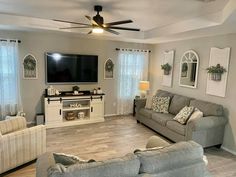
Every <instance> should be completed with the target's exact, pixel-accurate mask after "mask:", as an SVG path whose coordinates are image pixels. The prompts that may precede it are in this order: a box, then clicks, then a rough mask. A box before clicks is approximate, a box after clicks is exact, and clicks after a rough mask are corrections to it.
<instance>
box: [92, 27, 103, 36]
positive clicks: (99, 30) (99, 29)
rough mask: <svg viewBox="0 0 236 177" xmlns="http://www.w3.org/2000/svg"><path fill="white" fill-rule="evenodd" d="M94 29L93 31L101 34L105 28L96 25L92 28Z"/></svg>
mask: <svg viewBox="0 0 236 177" xmlns="http://www.w3.org/2000/svg"><path fill="white" fill-rule="evenodd" d="M92 31H93V33H97V34H101V33H103V31H104V30H103V29H102V28H98V27H95V28H93V29H92Z"/></svg>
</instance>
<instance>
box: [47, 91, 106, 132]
mask: <svg viewBox="0 0 236 177" xmlns="http://www.w3.org/2000/svg"><path fill="white" fill-rule="evenodd" d="M104 97H105V96H104V94H99V95H94V94H92V95H76V96H73V95H70V96H52V97H45V98H44V107H45V124H46V127H47V128H55V127H63V126H73V125H81V124H88V123H96V122H102V121H104ZM80 114H82V115H83V117H80V116H81V115H80ZM69 115H73V116H72V118H73V120H68V118H70V117H68V116H69ZM66 118H67V119H66Z"/></svg>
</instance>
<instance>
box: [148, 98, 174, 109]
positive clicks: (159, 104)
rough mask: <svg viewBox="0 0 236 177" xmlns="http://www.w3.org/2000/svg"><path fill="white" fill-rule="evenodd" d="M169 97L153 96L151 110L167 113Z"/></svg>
mask: <svg viewBox="0 0 236 177" xmlns="http://www.w3.org/2000/svg"><path fill="white" fill-rule="evenodd" d="M169 105H170V97H159V96H153V98H152V110H153V111H155V112H162V113H169V112H168V110H169Z"/></svg>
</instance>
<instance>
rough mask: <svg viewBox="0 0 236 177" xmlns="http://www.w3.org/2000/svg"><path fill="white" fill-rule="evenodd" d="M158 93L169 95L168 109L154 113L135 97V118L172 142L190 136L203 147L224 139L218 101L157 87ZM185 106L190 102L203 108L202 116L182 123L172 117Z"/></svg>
mask: <svg viewBox="0 0 236 177" xmlns="http://www.w3.org/2000/svg"><path fill="white" fill-rule="evenodd" d="M156 95H157V96H163V97H166V96H168V97H170V98H171V101H170V105H169V113H168V114H164V113H157V112H154V111H152V110H150V109H146V108H145V104H146V100H145V99H140V100H137V101H136V103H135V104H136V119H137V122H141V123H143V124H145V125H146V126H148V127H150V128H151V129H153V130H155V131H156V132H158V133H160V134H162V135H163V136H165V137H167V138H169V139H170V140H172V141H174V142H179V141H188V140H193V141H195V142H197V143H199V144H201V145H202V146H203V147H210V146H216V145H217V146H220V145H221V144H222V143H223V137H224V129H225V125H226V123H227V120H226V118H225V117H224V111H223V107H222V106H221V105H218V104H214V103H210V102H206V101H201V100H197V99H193V98H189V97H186V96H182V95H177V94H173V93H170V92H167V91H163V90H158V91H157V93H156ZM184 106H193V107H196V108H198V109H199V110H200V111H202V112H203V116H204V117H203V118H199V119H195V120H191V121H188V122H187V124H186V125H182V124H180V123H178V122H177V121H175V120H173V118H174V117H175V115H176V114H178V112H179V111H180V110H181V109H182V108H183V107H184Z"/></svg>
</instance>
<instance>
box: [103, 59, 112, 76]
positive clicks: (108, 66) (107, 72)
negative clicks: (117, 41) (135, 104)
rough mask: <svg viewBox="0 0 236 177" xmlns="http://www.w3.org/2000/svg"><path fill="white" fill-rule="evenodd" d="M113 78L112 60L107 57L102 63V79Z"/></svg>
mask: <svg viewBox="0 0 236 177" xmlns="http://www.w3.org/2000/svg"><path fill="white" fill-rule="evenodd" d="M113 78H114V62H113V61H112V59H111V58H108V59H107V60H106V61H105V63H104V79H113Z"/></svg>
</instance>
